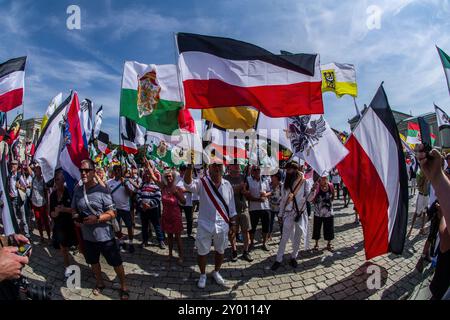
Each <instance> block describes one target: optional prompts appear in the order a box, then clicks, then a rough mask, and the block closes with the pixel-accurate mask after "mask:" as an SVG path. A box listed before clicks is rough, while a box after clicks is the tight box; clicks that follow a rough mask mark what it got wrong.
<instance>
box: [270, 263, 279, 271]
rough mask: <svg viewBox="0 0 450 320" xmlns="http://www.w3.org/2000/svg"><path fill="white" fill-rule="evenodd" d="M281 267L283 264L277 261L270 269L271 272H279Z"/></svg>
mask: <svg viewBox="0 0 450 320" xmlns="http://www.w3.org/2000/svg"><path fill="white" fill-rule="evenodd" d="M280 266H281V263H280V262H278V261H275V262H274V263H273V265H272V267H270V270H272V271H277V269H278V268H279V267H280Z"/></svg>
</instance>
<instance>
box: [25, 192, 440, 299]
mask: <svg viewBox="0 0 450 320" xmlns="http://www.w3.org/2000/svg"><path fill="white" fill-rule="evenodd" d="M410 203H411V206H410V212H413V210H414V204H415V198H414V199H411V201H410ZM411 217H412V214H410V221H411ZM276 224H277V223H275V225H276ZM408 228H409V225H408ZM426 230H428V228H427V229H426ZM135 232H136V239H135V247H136V252H135V253H134V254H129V253H123V254H122V258H123V260H124V267H125V272H126V278H127V282H128V286H129V290H130V299H270V300H273V299H290V300H303V299H319V300H330V299H334V300H341V299H358V300H359V299H388V300H394V299H428V298H429V292H428V289H427V287H428V283H429V281H430V279H431V275H432V270H431V267H430V265H428V266H426V268H425V270H424V272H423V274H419V273H418V272H417V271H415V264H416V262H417V259H418V257H419V256H420V253H421V251H422V248H423V245H424V242H425V239H426V236H423V235H419V225H416V228H415V229H414V230H413V233H412V236H411V237H410V238H409V239H407V240H406V245H405V250H404V253H403V255H401V256H397V255H394V254H387V255H384V256H382V257H377V258H375V259H373V260H372V261H371V262H368V263H366V261H365V257H364V247H363V236H362V228H361V226H360V225H358V224H355V223H354V214H353V205H350V206H349V208H343V203H342V201H339V200H338V201H335V240H334V242H333V244H334V249H335V250H334V252H333V253H330V252H328V251H325V250H322V249H323V248H324V247H325V246H326V243H325V242H324V241H323V240H322V241H320V242H319V245H320V248H322V249H321V250H320V251H319V252H310V251H301V253H300V255H299V258H298V262H299V265H298V267H297V269H293V268H292V267H290V266H289V265H288V263H287V261H288V258H289V256H288V252H289V250H290V248H291V247H290V245H288V247H287V250H286V255H285V261H284V263H283V265H282V266H281V267H280V268H279V269H278V270H277V272H273V271H271V270H270V266H271V265H272V263H273V262H274V261H275V260H274V259H275V254H276V250H277V248H278V241H279V232H278V229H276V232H275V236H274V238H273V240H272V242H271V243H270V246H269V247H270V249H271V251H270V252H265V251H263V250H261V243H257V245H256V248H255V250H254V251H252V256H253V258H254V261H253V262H252V263H249V262H246V261H243V260H238V262H232V261H231V260H230V251H229V249H227V251H226V252H225V254H226V257H225V262H224V264H223V266H222V271H221V274H222V276H223V277H224V278H225V279H226V280H227V282H226V284H225V286H224V287H221V286H218V285H216V284H215V283H214V280H213V279H212V278H211V277H210V276H209V275H208V281H207V286H206V288H205V289H203V290H202V289H198V288H197V286H196V284H197V280H198V276H199V270H198V267H197V264H196V251H195V248H194V241H193V240H190V239H188V238H187V237H186V235H183V243H184V251H185V261H184V265H183V266H178V265H177V264H176V263H175V261H174V262H173V263H172V265H169V263H168V260H167V253H168V250H167V249H166V250H161V249H159V248H158V247H157V246H156V245H153V246H150V247H147V248H145V249H144V248H140V247H139V246H136V244H137V243H138V242H139V239H140V228H139V225H138V228H137V230H136V231H135ZM310 232H312V217H311V220H310ZM35 233H36V230H35ZM257 234H258V233H257ZM36 239H37V238H36ZM257 239H258V236H257ZM312 245H313V244H312ZM302 249H303V243H302ZM238 250H240V247H238ZM176 257H177V253H176V252H175V258H176ZM74 258H75V261H76V263H77V264H78V265H79V266H80V268H81V290H80V289H73V290H69V289H68V288H67V287H66V283H65V281H64V268H63V262H62V257H61V255H60V253H59V252H58V251H57V250H55V249H53V247H52V246H50V245H47V246H44V245H37V246H35V247H34V249H33V255H32V258H31V261H30V264H29V266H27V267H26V268H25V269H24V270H25V272H24V273H25V275H26V276H27V277H29V278H30V279H32V281H33V282H34V283H38V284H40V285H42V284H43V283H44V281H45V282H47V283H48V284H50V285H52V286H53V288H54V290H53V292H54V299H71V300H80V299H82V300H86V299H88V300H90V299H94V300H105V299H118V298H119V293H118V290H117V289H118V283H117V279H116V276H115V273H114V270H113V269H112V268H111V267H109V266H108V265H107V264H106V262H105V260H104V259H103V258H102V260H101V261H102V263H101V264H102V272H103V278H104V279H105V284H106V289H105V290H104V291H103V292H102V294H101V295H99V296H94V295H93V294H92V288H93V287H94V285H95V280H94V277H93V274H92V272H91V271H90V269H89V266H88V265H87V264H86V262H85V261H84V258H83V256H82V255H81V254H76V255H75V257H74ZM208 263H209V264H208V267H207V273H208V274H209V273H210V272H211V271H212V270H213V255H212V254H211V255H210V256H209V258H208ZM372 264H373V265H377V266H379V268H380V270H381V289H379V290H377V289H369V288H368V286H367V280H368V278H369V277H370V274H369V273H368V272H367V268H368V267H369V266H370V265H372Z"/></svg>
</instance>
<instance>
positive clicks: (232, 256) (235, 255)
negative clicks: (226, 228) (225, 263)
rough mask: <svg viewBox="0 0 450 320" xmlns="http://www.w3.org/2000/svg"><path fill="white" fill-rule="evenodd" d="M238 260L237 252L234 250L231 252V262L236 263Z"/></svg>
mask: <svg viewBox="0 0 450 320" xmlns="http://www.w3.org/2000/svg"><path fill="white" fill-rule="evenodd" d="M237 260H238V255H237V251H235V250H233V251H232V252H231V261H233V262H236V261H237Z"/></svg>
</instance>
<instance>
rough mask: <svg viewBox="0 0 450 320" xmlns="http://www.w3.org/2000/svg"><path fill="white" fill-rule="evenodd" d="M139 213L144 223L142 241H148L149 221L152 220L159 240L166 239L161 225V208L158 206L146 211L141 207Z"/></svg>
mask: <svg viewBox="0 0 450 320" xmlns="http://www.w3.org/2000/svg"><path fill="white" fill-rule="evenodd" d="M139 213H140V215H141V223H142V242H148V230H149V227H150V225H149V222H151V223H152V225H153V228H155V233H156V238H157V239H158V242H161V241H164V234H163V233H162V231H161V225H160V208H159V207H156V208H152V209H149V210H145V211H144V210H142V209H139Z"/></svg>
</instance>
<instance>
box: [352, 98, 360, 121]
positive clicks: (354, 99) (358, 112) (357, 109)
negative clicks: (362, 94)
mask: <svg viewBox="0 0 450 320" xmlns="http://www.w3.org/2000/svg"><path fill="white" fill-rule="evenodd" d="M353 102H354V103H355V109H356V115H357V116H359V117H360V118H361V112H360V111H359V108H358V105H357V104H356V98H355V97H353Z"/></svg>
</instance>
